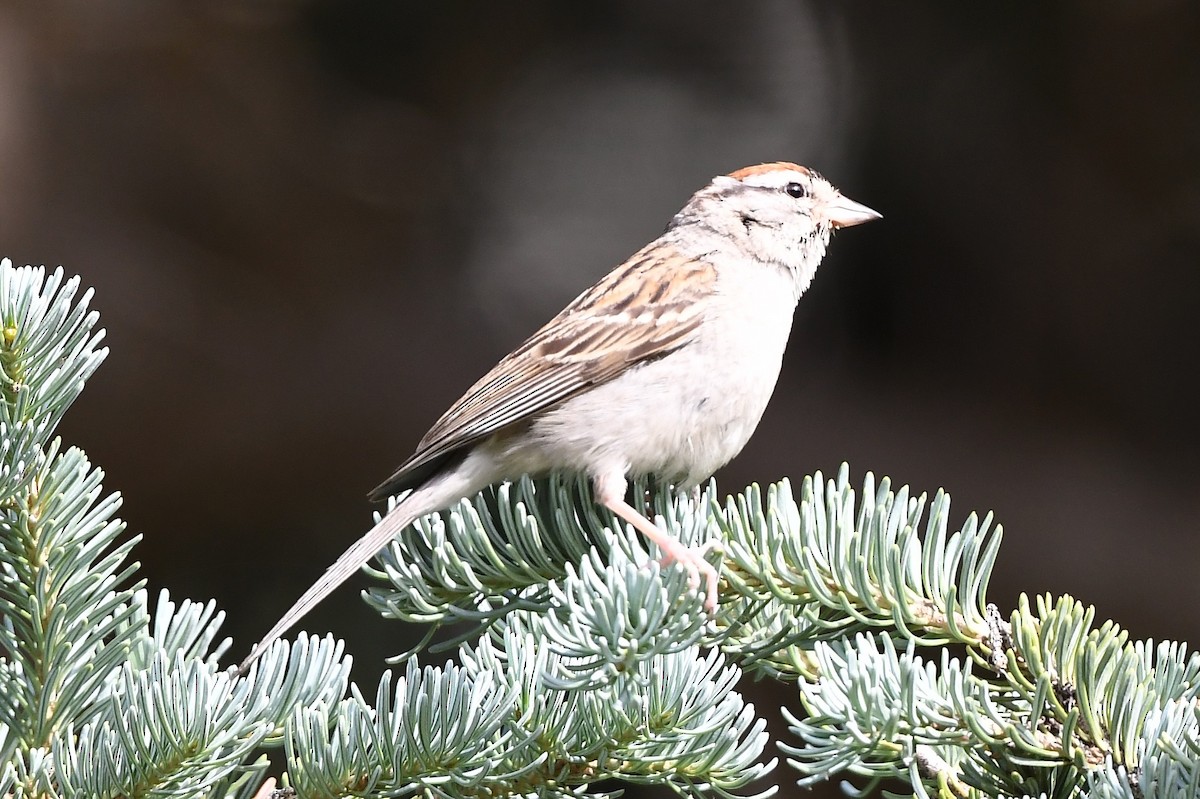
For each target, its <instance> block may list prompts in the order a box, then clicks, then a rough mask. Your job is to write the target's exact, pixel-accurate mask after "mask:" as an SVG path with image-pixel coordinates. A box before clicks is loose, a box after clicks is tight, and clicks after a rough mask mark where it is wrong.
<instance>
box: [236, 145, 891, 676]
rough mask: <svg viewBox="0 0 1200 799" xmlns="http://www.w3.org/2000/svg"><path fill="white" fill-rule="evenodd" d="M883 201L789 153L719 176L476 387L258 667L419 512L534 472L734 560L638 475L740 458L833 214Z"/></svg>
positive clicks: (687, 470)
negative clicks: (676, 527) (584, 484)
mask: <svg viewBox="0 0 1200 799" xmlns="http://www.w3.org/2000/svg"><path fill="white" fill-rule="evenodd" d="M878 217H879V214H878V213H876V212H875V211H872V210H871V209H870V208H867V207H866V206H864V205H860V204H858V203H856V202H853V201H852V200H849V199H847V198H845V197H843V196H842V195H841V194H839V193H838V191H837V190H836V189H835V188H833V186H831V185H830V184H829V183H828V182H826V181H825V179H824V178H822V177H821V176H820V175H818V174H817V173H816V172H813V171H812V170H809V169H806V168H804V167H802V166H797V165H796V164H789V163H774V164H762V165H760V166H752V167H747V168H745V169H740V170H738V171H737V172H734V173H732V174H730V175H725V176H722V177H718V178H715V179H714V180H713V181H712V183H710V184H709V185H708V186H706V187H704V188H703V189H701V190H700V191H698V192H697V193H696V194H695V195H694V196H693V197H692V198H691V200H689V201H688V203H687V205H685V206H684V207H683V210H681V211H680V212H679V213H677V214H676V215H675V218H674V219H672V220H671V224H670V225H669V226H668V227H667V229H666V231H665V232H664V233H663V234H662V235H661V236H659V237H658V238H657V239H655V240H654V241H652V242H651V243H650V244H648V245H646V246H645V247H643V248H642V249H641V250H640V251H639V252H637V253H636V254H634V255H633V256H632V257H631V258H630V259H629V260H627V261H626V262H625V263H623V264H621V265H620V266H619V267H617V268H616V269H615V270H613V271H612V272H610V273H609V274H608V275H607V276H605V277H604V278H602V279H601V280H600V282H599V283H597V284H596V285H595V286H593V287H592V288H590V289H588V290H587V291H585V292H584V293H583V294H580V295H579V296H578V297H577V298H575V300H574V301H573V302H571V304H570V305H568V306H567V307H566V308H565V309H563V311H562V312H561V313H559V314H558V316H555V317H554V318H553V319H551V320H550V321H549V322H548V323H547V324H546V325H545V326H544V327H542V329H540V330H539V331H537V332H536V333H534V334H533V336H532V337H530V338H529V339H528V340H527V341H526V342H525V343H524V344H522V345H521V346H520V347H518V348H517V349H516V350H514V351H513V352H512V353H510V354H509V355H508V356H507V357H506V358H504V359H503V360H502V361H500V363H499V364H497V365H496V367H495V368H493V369H492V370H491V371H490V372H488V373H487V374H486V375H484V377H483V379H482V380H480V381H479V382H478V383H476V384H475V385H474V386H472V387H471V388H470V389H469V390H468V391H467V393H466V394H465V395H463V397H462V398H461V399H459V400H458V402H456V403H454V405H452V406H451V407H450V410H448V411H447V412H446V413H445V415H443V416H442V418H441V419H439V420H438V421H437V423H436V424H434V426H433V428H432V429H431V430H430V431H429V432H428V433H426V434H425V437H424V438H423V439H421V443H420V444H418V445H417V451H416V453H415V454H414V455H413V456H412V457H410V458H409V459H408V460H407V461H405V462H404V463H403V464H402V465H401V466H400V467H399V468H398V469H397V470H396V472H395V474H393V475H392V476H391V477H389V478H388V479H387V480H386V481H385V482H384V483H383V484H382V485H380V486H379V487H378V488H376V489H375V490H374V491H372V492H371V498H372V499H377V500H378V499H384V498H386V497H388V496H389V495H391V494H395V493H397V492H400V491H405V490H408V491H410V493H409V494H408V495H407V496H405V497H404V498H403V499H401V500H400V501H399V502H398V503H397V504H396V506H395V507H394V508H393V509H392V510H391V511H390V512H389V513H388V514H387V515H386V516H385V517H384V518H383V519H382V521H380V522H379V524H378V525H376V526H375V527H374V528H373V529H372V530H370V531H369V532H367V533H366V535H364V536H363V537H362V538H360V539H359V540H358V541H356V542H355V543H354V544H353V545H351V547H350V548H349V549H348V550H346V552H345V553H344V554H343V555H342V556H341V557H340V558H338V559H337V562H336V563H334V564H333V565H332V566H330V567H329V569H328V570H327V571H326V572H325V574H323V575H322V576H321V578H320V579H319V580H317V582H316V583H315V584H314V585H313V586H312V587H311V588H310V589H309V590H308V591H307V592H305V594H304V595H303V596H302V597H300V599H299V600H298V601H297V602H296V604H295V605H293V606H292V608H291V610H289V611H288V612H287V613H286V614H285V615H284V616H283V618H282V619H281V620H280V621H279V623H278V624H276V625H275V626H274V627H273V628H272V629H271V631H270V632H268V633H267V635H266V636H265V637H264V638H263V640H262V641H261V642H260V643H259V644H258V646H256V647H255V648H254V651H253V652H251V654H250V656H249V657H248V658H247V659H246V661H245V662H244V663H243V664H242V666H241V668H242V669H243V670H244V669H246V668H247V667H248V666H249V664H250V663H252V662H253V660H254V659H255V658H256V657H257V655H258V654H259V653H261V652H262V651H263V650H264V649H265V648H266V646H267V645H268V644H270V643H271V642H273V641H274V640H275V639H276V638H278V637H279V636H280V635H281V634H283V633H284V632H286V631H287V630H288V629H289V628H290V627H291V626H292V625H293V624H295V623H296V622H297V621H299V620H300V618H301V617H302V616H303V615H304V614H305V613H307V612H308V611H309V610H310V609H311V608H312V607H313V606H314V605H316V604H317V603H318V602H320V601H321V600H322V599H324V598H325V597H326V596H327V595H328V594H329V593H330V592H331V591H332V590H333V589H334V588H336V587H337V586H338V585H340V584H341V583H342V582H343V581H345V580H346V579H347V578H348V577H350V575H351V574H353V573H354V572H355V571H357V570H358V569H359V568H361V567H362V565H363V564H364V563H366V562H367V560H369V559H370V558H371V556H373V555H375V554H376V553H377V552H378V551H379V550H380V549H382V548H383V547H384V546H385V545H386V544H387V542H388V541H390V540H391V539H392V538H393V537H394V536H395V535H397V534H398V533H399V532H400V531H401V530H403V529H404V528H405V527H407V526H408V525H409V524H411V523H412V522H413V521H415V520H416V519H418V518H419V517H421V516H423V515H425V514H427V513H432V512H433V511H437V510H440V509H442V508H445V507H447V506H449V505H451V504H452V503H454V502H456V501H457V500H459V499H462V498H463V497H467V496H470V495H472V494H475V493H476V492H478V491H480V490H482V489H483V488H485V487H486V486H488V485H490V484H492V483H495V482H499V481H501V480H505V479H514V478H517V477H519V476H521V475H523V474H544V473H547V472H551V471H556V470H561V471H569V472H578V473H583V474H586V475H588V476H589V477H590V478H591V481H592V487H593V490H594V494H595V498H596V501H597V502H598V503H600V504H601V505H603V506H605V507H606V508H608V509H609V510H611V511H612V512H613V513H615V514H616V515H617V516H619V517H620V518H622V519H624V520H625V521H626V522H628V523H629V524H631V525H633V526H634V528H635V529H637V530H639V531H640V532H641V533H643V534H644V535H645V536H646V537H647V538H649V539H650V540H651V541H653V542H654V543H655V544H657V545H658V547H659V549H660V550H661V551H662V553H663V562H664V563H669V562H676V561H677V562H679V563H680V564H681V565H683V566H684V567H685V568H686V569H688V571H689V573H690V575H691V578H692V583H693V586H698V585H699V582H700V580H699V578H700V576H701V575H703V577H704V582H705V588H704V590H705V594H704V596H705V607H706V608H707V609H708V610H709V611H710V612H711V611H712V610H714V609H715V608H716V601H717V572H716V570H715V569H713V567H712V566H711V565H710V564H709V563H707V562H706V561H705V560H704V559H703V558H702V553H701V552H698V551H695V550H690V549H688V548H686V547H685V546H683V545H682V544H681V543H680V542H679V541H677V540H676V539H674V538H673V537H671V536H670V535H669V534H668V533H666V532H665V531H663V530H661V529H659V528H658V527H657V526H656V525H655V524H654V523H653V522H651V521H650V520H649V519H647V518H646V517H645V516H643V515H642V514H641V513H640V512H639V511H638V510H637V509H636V508H634V507H632V506H631V505H629V504H628V503H627V502H626V501H625V488H626V477H627V476H628V475H631V474H635V475H642V474H654V475H656V476H658V477H659V478H661V479H664V480H667V481H670V482H673V483H674V484H675V485H676V486H678V487H679V488H681V489H687V488H690V487H693V486H695V485H697V484H699V483H700V482H701V481H702V480H704V479H706V478H707V477H709V475H711V474H712V473H713V472H714V471H716V470H717V469H718V468H720V467H721V466H723V465H724V464H725V463H727V462H728V461H729V460H730V459H732V458H733V457H734V456H735V455H737V454H738V452H740V451H741V449H742V447H743V446H744V445H745V444H746V441H747V440H749V438H750V435H751V433H753V432H754V428H755V427H756V426H757V425H758V421H759V419H760V418H761V417H762V414H763V411H764V410H765V409H766V406H767V401H768V400H769V399H770V397H771V392H772V391H773V390H774V388H775V380H776V378H777V377H778V376H779V366H780V361H781V359H782V357H783V350H784V347H785V345H786V344H787V340H788V334H789V332H790V331H791V326H792V312H793V311H794V309H795V307H796V302H797V300H799V299H800V295H801V294H803V293H804V291H805V289H807V288H808V285H809V283H810V282H811V281H812V278H813V273H814V272H816V269H817V264H819V263H820V262H821V258H822V256H823V255H824V254H825V246H826V245H827V244H828V243H829V236H830V232H831V230H832V229H833V228H841V227H849V226H851V225H858V224H861V223H863V222H868V221H870V220H872V219H877V218H878Z"/></svg>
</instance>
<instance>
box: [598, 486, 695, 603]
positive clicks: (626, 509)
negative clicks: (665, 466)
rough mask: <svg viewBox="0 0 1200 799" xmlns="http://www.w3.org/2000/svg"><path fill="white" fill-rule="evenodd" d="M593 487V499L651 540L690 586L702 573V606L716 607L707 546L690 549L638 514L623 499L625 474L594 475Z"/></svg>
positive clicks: (693, 585) (664, 563)
mask: <svg viewBox="0 0 1200 799" xmlns="http://www.w3.org/2000/svg"><path fill="white" fill-rule="evenodd" d="M592 486H593V488H594V490H595V492H596V500H597V501H598V502H599V503H600V504H601V505H603V506H604V507H606V508H608V509H609V510H611V511H612V512H613V513H615V514H617V516H619V517H620V518H622V519H624V520H625V521H627V522H629V523H630V524H632V525H633V527H634V529H635V530H637V531H638V532H639V533H641V534H642V535H644V536H646V537H647V538H649V539H650V540H651V541H653V542H654V543H655V544H656V545H657V546H658V548H659V549H660V550H661V551H662V553H663V555H662V560H661V561H659V562H660V563H662V564H663V565H664V566H666V565H668V564H671V563H678V564H679V565H681V566H683V567H684V568H685V569H687V573H688V584H689V585H690V586H691V587H692V588H693V589H695V588H698V587H699V586H700V575H701V574H703V575H704V583H705V597H704V609H705V610H707V611H708V612H709V613H714V612H716V610H717V570H716V569H714V568H713V567H712V564H710V563H709V562H708V561H706V560H705V559H704V553H705V552H707V551H708V549H709V547H708V546H703V547H699V548H697V549H689V548H688V547H685V546H684V545H683V544H681V543H680V542H679V540H678V539H677V538H675V537H674V536H672V535H671V534H670V533H667V532H666V531H664V530H662V529H660V528H659V527H658V526H657V525H656V524H654V522H652V521H650V520H649V519H647V518H646V517H645V516H643V515H642V514H640V513H638V512H637V510H635V509H634V508H633V506H632V505H630V504H629V503H628V502H626V501H625V477H624V476H623V475H619V476H617V477H615V478H614V477H612V476H610V475H606V476H604V477H595V478H593V480H592Z"/></svg>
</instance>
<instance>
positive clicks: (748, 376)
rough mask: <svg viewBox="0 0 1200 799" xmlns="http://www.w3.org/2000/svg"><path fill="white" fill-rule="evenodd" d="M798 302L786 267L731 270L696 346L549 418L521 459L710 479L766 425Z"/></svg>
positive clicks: (685, 481) (689, 480)
mask: <svg viewBox="0 0 1200 799" xmlns="http://www.w3.org/2000/svg"><path fill="white" fill-rule="evenodd" d="M732 270H739V271H732ZM796 300H797V288H796V284H795V281H794V280H793V279H792V278H791V276H790V275H789V274H788V273H787V272H786V271H785V270H784V269H782V268H779V267H776V266H769V265H764V264H759V263H741V264H737V265H736V266H733V267H732V268H731V269H726V270H724V271H723V272H722V273H721V276H720V278H719V280H718V284H717V294H716V295H715V296H714V297H713V298H712V307H711V308H710V309H709V311H708V313H707V314H706V316H705V322H704V324H703V325H702V326H701V328H700V330H699V332H698V336H697V338H696V340H694V341H692V342H690V343H689V344H687V345H686V346H684V347H683V348H681V349H679V350H677V351H675V352H673V353H671V354H670V355H667V356H666V357H664V358H661V359H659V360H657V361H651V362H649V363H646V364H643V365H641V366H639V367H636V368H634V369H631V370H630V371H629V372H626V373H625V374H624V375H622V376H620V377H618V378H616V379H615V380H612V381H610V382H609V383H606V384H604V385H601V386H597V387H595V388H593V389H591V390H590V391H587V392H585V393H583V394H580V395H579V396H577V397H574V398H572V399H571V400H568V401H567V402H565V403H563V404H562V405H561V406H559V407H558V408H555V409H553V410H551V411H548V412H546V413H545V414H543V415H542V416H541V417H539V418H538V419H537V420H535V421H534V422H533V424H532V426H531V428H530V436H529V438H528V439H526V444H527V445H533V449H534V450H536V452H532V451H526V452H525V453H522V455H523V456H524V457H525V458H528V465H529V466H533V465H535V462H536V461H543V462H547V463H553V464H555V465H556V466H558V467H567V468H573V469H575V470H577V471H583V472H587V473H591V474H595V473H596V472H597V471H601V470H605V469H619V470H621V471H624V472H626V473H630V474H635V475H636V474H651V473H652V474H655V475H658V476H660V477H663V478H664V479H668V480H672V481H676V482H678V483H679V484H681V485H682V486H684V487H687V486H690V485H694V484H696V483H698V482H700V481H702V480H705V479H706V478H708V477H709V476H710V475H711V474H712V473H713V472H714V471H716V470H717V469H718V468H720V467H721V466H723V465H724V464H725V463H727V462H728V461H730V460H731V459H732V458H733V457H734V456H735V455H737V454H738V453H739V452H740V451H741V450H742V447H744V446H745V444H746V442H747V441H748V440H749V439H750V436H751V434H753V432H754V429H755V428H756V427H757V426H758V422H759V419H760V418H761V417H762V414H763V411H764V410H765V409H766V407H767V402H768V401H769V400H770V398H771V393H772V392H773V391H774V389H775V381H776V379H777V378H778V376H779V366H780V362H781V360H782V358H783V350H784V347H785V346H786V345H787V339H788V334H789V332H790V330H791V325H792V314H793V311H794V310H795V306H796ZM522 449H524V447H522ZM514 454H515V453H514ZM543 459H544V460H543Z"/></svg>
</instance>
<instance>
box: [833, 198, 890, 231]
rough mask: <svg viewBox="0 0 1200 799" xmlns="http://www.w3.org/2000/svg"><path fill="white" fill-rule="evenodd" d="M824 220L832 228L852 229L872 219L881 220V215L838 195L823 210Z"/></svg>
mask: <svg viewBox="0 0 1200 799" xmlns="http://www.w3.org/2000/svg"><path fill="white" fill-rule="evenodd" d="M824 213H825V218H826V219H828V220H829V224H830V226H831V227H834V228H844V227H854V226H855V225H861V224H862V223H863V222H870V221H871V220H872V219H882V218H883V214H881V213H879V212H878V211H872V210H871V209H870V208H868V207H867V206H865V205H863V204H862V203H856V202H854V200H851V199H850V198H849V197H843V196H842V195H840V194H839V195H838V196H837V197H835V198H834V199H833V200H832V201H830V202H829V203H828V204H827V205H826V206H825V208H824Z"/></svg>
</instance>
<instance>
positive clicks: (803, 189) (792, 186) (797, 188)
mask: <svg viewBox="0 0 1200 799" xmlns="http://www.w3.org/2000/svg"><path fill="white" fill-rule="evenodd" d="M783 190H784V191H786V192H787V193H788V194H789V195H791V196H792V197H796V198H799V197H807V196H808V187H807V186H805V185H804V184H803V183H789V184H787V185H786V186H784V187H783Z"/></svg>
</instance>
